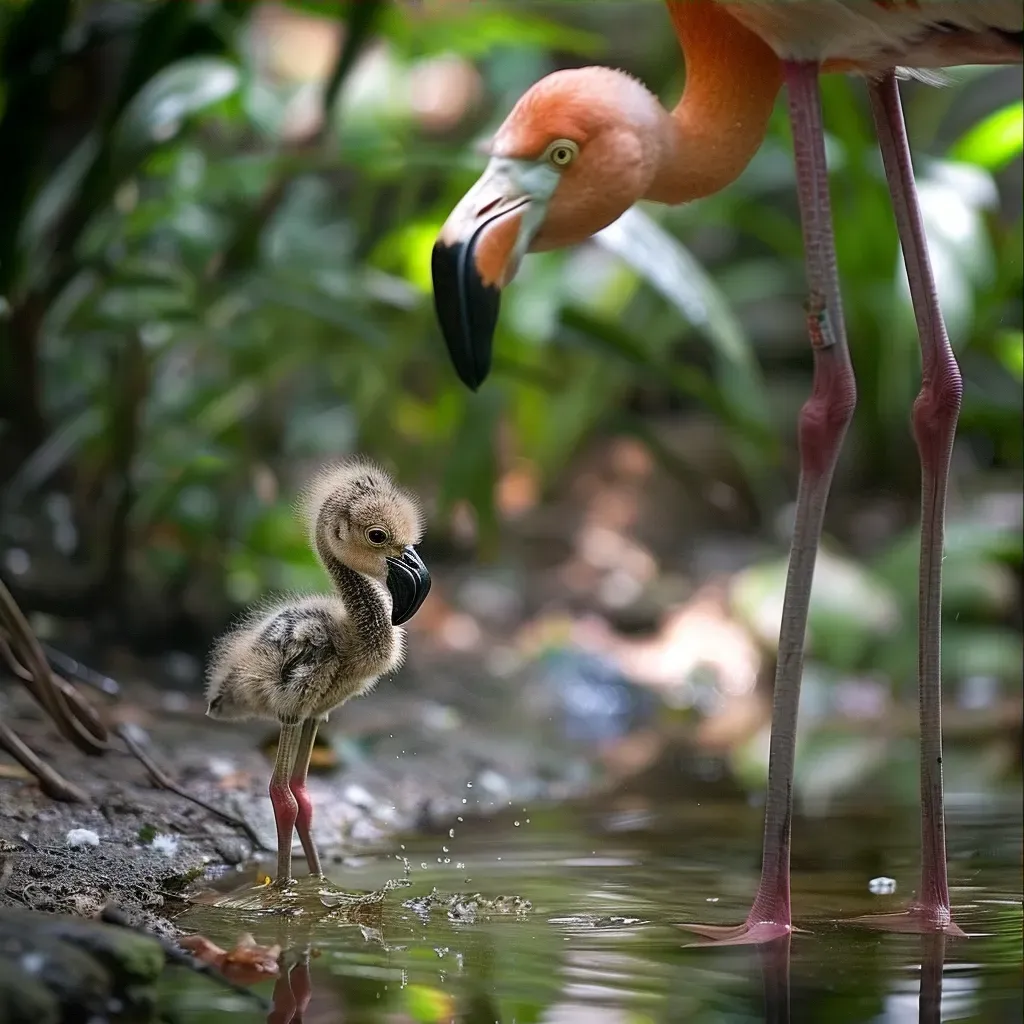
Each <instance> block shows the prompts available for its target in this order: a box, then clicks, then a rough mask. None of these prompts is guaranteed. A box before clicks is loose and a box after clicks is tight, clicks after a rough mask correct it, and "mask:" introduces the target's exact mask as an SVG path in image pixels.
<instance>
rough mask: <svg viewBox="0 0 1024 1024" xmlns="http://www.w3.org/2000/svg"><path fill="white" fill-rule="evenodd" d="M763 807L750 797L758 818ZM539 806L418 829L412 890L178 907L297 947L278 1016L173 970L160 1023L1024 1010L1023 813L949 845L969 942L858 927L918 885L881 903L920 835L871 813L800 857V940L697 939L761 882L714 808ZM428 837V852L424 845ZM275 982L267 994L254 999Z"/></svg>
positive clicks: (218, 936)
mask: <svg viewBox="0 0 1024 1024" xmlns="http://www.w3.org/2000/svg"><path fill="white" fill-rule="evenodd" d="M756 816H757V809H756V808H754V809H752V811H751V814H750V818H751V821H750V828H751V829H755V828H757V826H758V822H757V821H756V820H755V819H756ZM531 817H532V819H533V822H534V825H533V826H531V831H528V832H527V831H524V829H523V828H522V827H521V826H520V827H518V828H517V827H514V826H513V824H512V822H511V821H510V822H509V823H508V824H507V825H502V824H501V823H496V822H493V821H492V822H490V823H481V824H480V825H479V827H478V828H477V829H476V831H475V832H474V831H472V830H471V829H470V828H469V827H468V826H467V827H466V828H465V829H464V830H463V831H461V832H460V834H459V838H458V840H457V841H456V844H457V847H458V848H457V849H453V850H451V854H452V855H453V856H452V857H451V861H450V862H445V857H446V856H447V852H448V851H442V849H441V848H442V845H446V846H449V847H451V846H452V845H453V842H452V840H451V839H450V838H449V837H448V836H447V834H446V833H445V834H443V835H442V836H439V837H437V838H436V839H431V838H430V837H421V838H418V839H416V840H415V841H412V842H409V844H408V845H409V846H410V849H409V850H408V851H407V852H408V854H409V855H410V860H411V861H412V862H413V864H414V865H418V867H416V866H414V867H413V869H412V871H411V872H410V876H409V878H408V879H407V880H406V881H407V882H408V885H407V886H406V887H405V888H403V889H401V890H399V891H390V892H388V893H387V898H386V899H384V900H383V901H381V902H378V903H376V904H373V905H371V906H366V905H359V904H356V905H350V906H343V907H334V906H332V907H327V906H324V905H323V900H321V899H317V900H315V901H298V902H293V904H292V905H290V906H289V907H287V908H284V909H283V910H282V911H281V912H277V913H268V912H266V911H265V910H264V911H263V912H251V911H246V910H240V909H238V907H237V901H236V905H235V906H224V905H221V906H193V907H191V908H190V909H189V910H188V911H187V912H186V913H185V914H184V915H183V917H182V918H181V919H180V921H181V923H182V925H183V926H185V927H187V928H189V929H195V930H197V931H202V932H203V933H204V934H206V935H209V936H210V937H211V938H213V939H214V940H215V941H217V942H219V943H221V944H222V945H223V944H226V943H233V942H235V941H237V937H238V935H239V934H240V933H241V932H245V931H251V932H252V933H253V934H254V936H255V938H256V940H257V941H258V942H260V943H267V944H274V943H279V944H281V945H282V947H283V948H285V949H286V950H287V951H288V952H287V954H286V956H285V958H284V959H283V962H282V972H281V975H280V976H279V977H278V978H277V979H276V983H274V984H273V996H272V998H273V1007H272V1009H271V1010H269V1011H263V1012H260V1013H258V1014H254V1013H253V1011H252V1007H251V1005H250V1006H248V1007H246V1006H243V1005H242V1003H241V1002H240V1001H239V1002H236V1003H229V1002H226V1001H224V999H226V998H227V997H223V998H222V999H221V1001H220V1002H219V1003H218V1004H217V1005H216V1006H214V1005H212V1003H210V997H209V992H208V990H204V991H203V992H202V993H200V992H198V991H197V990H196V987H195V986H196V982H195V981H193V980H188V981H185V980H182V979H180V978H179V980H178V981H177V982H176V983H175V984H176V985H177V986H178V990H177V991H175V992H173V993H168V998H169V1000H170V1002H171V1003H172V1004H173V1007H174V1008H175V1009H177V1011H178V1014H179V1016H178V1017H177V1018H175V1017H174V1014H173V1012H172V1013H170V1014H169V1015H168V1018H169V1019H170V1020H175V1019H177V1020H181V1021H183V1022H184V1021H188V1022H189V1024H214V1022H216V1021H225V1020H230V1021H231V1024H264V1022H274V1024H281V1022H284V1024H300V1021H301V1022H304V1024H328V1022H330V1024H336V1022H337V1024H396V1022H401V1024H411V1022H430V1024H495V1022H499V1024H512V1022H513V1021H516V1022H522V1021H534V1022H536V1024H662V1022H666V1024H668V1022H675V1021H690V1020H695V1021H696V1020H699V1021H702V1022H703V1021H708V1022H711V1021H723V1022H724V1021H738V1020H744V1021H758V1020H764V1021H766V1022H778V1024H782V1022H788V1021H790V1020H793V1021H798V1022H799V1021H808V1020H813V1021H817V1020H833V1019H835V1020H840V1019H841V1020H843V1021H844V1022H846V1024H861V1022H863V1024H868V1022H870V1024H913V1022H914V1021H919V1022H922V1024H923V1022H927V1024H938V1022H939V1021H940V1020H943V1019H946V1020H951V1019H957V1020H979V1021H986V1022H989V1021H995V1020H1003V1019H1005V1020H1008V1021H1009V1020H1020V1019H1022V1016H1024V1014H1022V1011H1024V999H1022V994H1021V990H1020V970H1021V902H1020V892H1019V890H1020V871H1019V865H1020V858H1021V837H1020V823H1019V817H1018V815H1016V814H1014V815H1013V816H1008V817H1007V818H1004V819H1000V820H997V821H993V822H991V823H990V824H989V825H987V826H984V827H978V825H977V823H976V822H975V823H974V825H975V827H974V829H973V831H972V842H973V843H974V845H973V846H972V847H971V848H970V849H968V850H966V851H965V850H964V849H963V848H961V849H960V851H959V852H957V851H956V850H955V849H954V856H953V861H952V864H951V877H954V878H956V879H957V880H958V885H959V888H958V889H957V890H956V893H957V896H956V897H955V903H956V913H957V919H958V920H959V921H961V923H962V924H963V926H964V927H965V929H966V930H967V931H969V932H970V933H971V936H972V937H971V938H969V939H962V940H961V939H949V938H947V937H946V936H943V935H924V936H918V935H909V934H895V935H894V934H888V933H880V932H877V931H875V930H868V929H864V928H863V927H858V926H856V925H852V924H851V923H850V917H851V915H855V914H857V913H863V912H864V911H867V910H871V909H878V910H882V911H886V910H890V909H893V908H894V904H895V905H896V906H898V905H899V901H901V900H903V899H905V898H906V896H907V895H909V894H908V893H907V892H906V891H905V890H901V891H899V892H897V893H894V894H891V895H884V896H881V897H880V896H876V895H874V894H872V892H871V891H870V888H869V885H868V883H869V882H870V880H871V879H872V878H873V877H875V876H876V875H877V874H878V873H879V871H880V870H881V869H885V870H886V871H888V872H890V873H891V874H892V875H893V876H895V877H897V878H899V879H905V878H906V877H907V876H908V874H909V873H910V872H912V871H914V869H915V867H916V863H915V858H916V838H917V837H916V835H915V832H916V829H914V827H913V825H914V820H913V818H912V816H909V815H908V816H907V821H908V822H909V824H908V827H907V829H906V833H907V834H906V836H905V837H901V833H900V832H899V826H898V823H895V824H893V823H890V822H886V823H884V825H882V824H880V825H879V826H878V828H877V829H865V828H864V827H863V824H864V823H863V821H862V820H856V821H854V822H853V824H852V825H851V826H849V827H846V828H844V827H843V825H842V824H841V823H839V822H837V821H836V820H834V819H833V820H830V821H829V822H828V824H827V826H824V827H823V835H822V842H821V845H820V849H822V850H823V851H826V853H827V854H828V855H829V856H832V851H834V850H836V849H837V847H838V848H841V852H842V856H841V857H838V858H836V862H837V866H835V867H827V866H826V865H827V864H828V862H825V864H818V865H817V866H814V867H812V866H810V865H809V863H808V861H807V860H806V859H805V861H804V864H803V870H802V875H801V876H800V884H799V885H798V887H797V891H798V915H797V918H798V921H799V922H800V923H801V925H802V926H803V927H804V928H806V929H807V933H806V934H798V935H794V936H792V937H786V938H784V939H781V940H778V941H776V942H774V943H771V944H768V945H764V946H761V947H753V948H751V947H739V948H737V947H732V948H722V947H715V946H711V947H705V948H693V947H692V946H690V945H689V942H688V936H686V935H685V934H684V933H682V932H680V930H679V929H678V927H677V925H678V923H679V922H680V921H685V920H688V919H692V918H693V917H694V916H695V915H696V914H701V916H707V915H708V913H709V912H711V911H713V913H714V915H715V916H718V917H720V919H723V920H725V921H728V920H730V919H732V917H733V915H735V914H736V913H737V912H738V911H739V910H740V909H741V908H742V907H743V905H744V904H745V902H746V901H747V900H748V899H749V893H750V889H751V888H752V886H753V885H754V884H756V877H757V868H758V865H757V863H756V858H753V857H748V856H747V855H746V851H747V850H748V848H749V844H744V843H742V842H736V843H732V842H726V841H724V840H723V838H722V835H721V832H717V833H716V832H715V831H714V830H712V829H710V828H707V827H705V826H706V825H707V823H708V822H709V821H710V820H711V816H710V814H706V815H705V817H703V818H702V819H701V821H700V827H695V826H691V827H689V829H686V828H683V827H681V826H680V822H679V820H678V819H673V820H671V821H669V822H666V821H661V822H660V823H658V824H657V827H651V828H648V826H644V828H643V829H639V830H636V831H634V832H630V833H628V834H627V833H623V832H622V831H615V832H609V831H607V830H604V829H603V828H601V827H600V826H598V825H595V817H594V816H590V817H586V816H583V817H582V818H581V817H576V818H574V817H572V816H571V812H566V811H559V812H552V814H551V815H550V817H547V818H545V816H544V815H543V814H542V813H540V812H536V811H534V812H532V814H531ZM515 820H522V821H525V818H523V817H522V816H521V815H520V816H517V817H516V819H515ZM732 827H735V822H731V823H730V828H732ZM804 834H805V835H806V836H808V837H809V838H811V840H812V841H813V840H814V838H815V829H814V828H813V826H810V827H805V829H804ZM840 836H841V838H840ZM879 836H883V837H884V843H885V844H886V847H887V848H890V847H892V846H897V847H898V849H897V852H896V854H895V855H892V857H890V855H889V854H886V855H885V856H884V857H882V858H880V857H879V855H878V854H877V853H874V854H871V855H869V854H868V853H866V852H865V850H870V849H872V844H875V843H878V842H879ZM894 836H895V837H896V840H894ZM897 841H898V842H897ZM432 847H433V848H434V851H435V852H440V853H441V856H440V857H437V856H433V857H432V856H431V853H432ZM873 848H874V849H877V848H878V847H877V846H875V847H873ZM680 849H683V850H684V851H685V856H680V853H679V851H680ZM737 851H738V852H737ZM803 856H804V857H805V858H806V857H807V854H806V853H804V854H803ZM456 858H457V859H456ZM395 867H396V861H395V860H393V859H391V860H388V859H384V858H381V859H379V860H374V859H369V858H367V859H363V860H362V861H359V862H354V863H352V864H350V865H349V866H347V867H346V868H345V869H344V870H340V869H339V870H338V871H337V872H336V873H335V878H336V880H337V881H339V882H340V881H342V880H344V882H345V883H346V884H347V885H349V886H356V885H358V886H359V887H360V888H361V889H363V890H373V889H375V888H376V889H377V890H380V889H382V888H383V887H384V883H385V882H386V881H387V879H388V878H390V877H391V876H392V875H393V874H395V871H394V868H395ZM968 881H969V882H970V885H969V887H968V886H967V885H966V884H965V883H966V882H968ZM901 884H905V883H901ZM435 887H436V888H435ZM480 892H483V893H484V895H483V896H481V895H480ZM499 897H500V898H499ZM516 897H522V899H517V898H516ZM968 901H970V902H968ZM219 902H221V903H222V904H223V899H222V898H221V899H220V900H219ZM947 961H948V963H947ZM944 982H945V987H946V992H945V997H943V983H944ZM270 987H271V985H270V984H269V983H268V984H267V987H266V989H265V990H263V991H264V992H265V995H266V996H267V997H270V996H271V992H270V991H269V989H270Z"/></svg>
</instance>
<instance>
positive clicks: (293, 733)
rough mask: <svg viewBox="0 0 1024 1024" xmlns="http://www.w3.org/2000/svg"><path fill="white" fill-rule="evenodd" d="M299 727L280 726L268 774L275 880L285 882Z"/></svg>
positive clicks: (295, 810) (295, 813)
mask: <svg viewBox="0 0 1024 1024" xmlns="http://www.w3.org/2000/svg"><path fill="white" fill-rule="evenodd" d="M300 732H301V726H299V725H282V726H281V736H280V739H278V741H277V760H276V761H275V762H274V771H273V774H272V775H271V776H270V803H271V805H272V806H273V808H274V820H275V821H276V822H277V879H276V881H277V883H278V884H280V885H284V884H286V883H287V882H288V881H289V880H290V879H291V876H292V833H293V832H294V830H295V821H296V818H297V817H298V813H299V805H298V802H297V801H296V799H295V796H294V794H293V793H292V791H291V788H290V786H289V781H288V780H289V777H290V775H291V773H292V765H293V764H294V763H295V753H296V750H297V748H298V744H299V734H300Z"/></svg>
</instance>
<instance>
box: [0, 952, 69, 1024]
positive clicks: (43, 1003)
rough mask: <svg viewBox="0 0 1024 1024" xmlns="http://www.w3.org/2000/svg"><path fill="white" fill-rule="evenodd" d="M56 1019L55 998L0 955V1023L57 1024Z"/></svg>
mask: <svg viewBox="0 0 1024 1024" xmlns="http://www.w3.org/2000/svg"><path fill="white" fill-rule="evenodd" d="M60 1018H61V1011H60V1004H59V1003H58V1002H57V998H56V996H54V995H53V994H52V993H51V992H50V991H49V989H47V987H46V986H45V985H44V984H42V982H40V981H38V980H37V979H35V978H30V977H28V976H27V975H26V973H25V972H24V971H23V970H21V969H20V968H19V967H17V965H15V964H12V963H10V962H9V961H7V960H5V959H4V958H3V957H2V956H0V1020H2V1021H3V1022H4V1024H60Z"/></svg>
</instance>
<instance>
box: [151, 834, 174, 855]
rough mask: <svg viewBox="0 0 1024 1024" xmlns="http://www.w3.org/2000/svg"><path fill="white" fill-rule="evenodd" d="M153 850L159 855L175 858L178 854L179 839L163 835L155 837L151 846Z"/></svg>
mask: <svg viewBox="0 0 1024 1024" xmlns="http://www.w3.org/2000/svg"><path fill="white" fill-rule="evenodd" d="M150 847H151V849H153V850H155V851H156V852H157V853H162V854H164V856H166V857H173V856H174V855H175V854H176V853H177V852H178V837H177V836H168V835H163V834H162V833H161V834H160V835H158V836H154V837H153V842H152V843H151V844H150Z"/></svg>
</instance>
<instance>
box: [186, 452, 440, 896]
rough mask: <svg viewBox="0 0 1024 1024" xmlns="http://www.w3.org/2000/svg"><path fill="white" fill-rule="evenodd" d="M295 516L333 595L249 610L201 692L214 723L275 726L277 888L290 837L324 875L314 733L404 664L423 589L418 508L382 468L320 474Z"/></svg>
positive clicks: (287, 867) (215, 656) (357, 466)
mask: <svg viewBox="0 0 1024 1024" xmlns="http://www.w3.org/2000/svg"><path fill="white" fill-rule="evenodd" d="M300 509H301V513H302V516H303V518H304V519H305V521H306V522H307V524H308V528H309V538H310V543H311V545H312V547H313V550H314V551H315V552H316V555H317V558H318V559H319V560H320V564H321V565H322V566H323V567H324V569H325V570H326V572H327V575H328V576H329V577H330V579H331V583H332V584H333V587H334V593H333V594H323V595H320V594H317V595H313V596H310V597H302V598H297V599H294V600H288V601H284V602H280V603H277V604H275V605H273V606H270V607H267V606H263V607H262V608H261V607H257V608H255V609H253V610H251V611H250V612H249V613H248V614H247V615H246V616H245V618H244V619H243V620H242V621H241V622H240V623H239V625H237V626H236V627H234V628H233V629H231V630H230V631H229V632H228V633H227V634H226V635H225V636H223V637H222V638H221V639H220V640H219V641H218V642H217V644H216V645H215V647H214V649H213V652H212V654H211V657H210V665H209V670H208V672H207V690H206V696H207V700H208V702H209V704H208V707H207V711H206V713H207V715H209V716H210V717H211V718H217V719H228V720H231V719H233V720H240V719H246V718H270V719H275V720H276V721H278V722H280V723H281V738H280V741H279V742H278V747H277V760H276V762H275V764H274V771H273V774H272V776H271V779H270V801H271V804H272V805H273V808H274V818H275V820H276V822H277V883H278V884H282V885H283V884H286V883H287V882H288V881H289V880H290V879H291V865H292V829H293V828H295V829H296V830H297V831H298V833H299V840H300V842H301V843H302V849H303V852H304V853H305V855H306V861H307V864H308V865H309V870H310V874H312V875H317V876H320V875H321V874H322V872H321V867H320V856H319V854H318V853H317V849H316V846H315V844H314V843H313V837H312V835H311V833H310V825H311V822H312V818H313V807H312V804H311V802H310V799H309V794H308V792H307V790H306V776H307V774H308V772H309V761H310V756H311V754H312V752H313V742H314V740H315V738H316V731H317V727H318V726H319V724H320V722H321V721H324V720H326V718H327V715H328V713H329V712H330V711H332V710H333V709H334V708H336V707H338V706H339V705H341V704H344V703H345V701H347V700H348V699H349V698H351V697H357V696H360V695H362V694H364V693H368V692H369V691H370V690H371V689H372V688H373V686H374V684H375V683H376V682H377V680H378V679H379V678H380V677H381V676H382V675H384V673H386V672H390V671H392V670H393V669H395V668H397V667H398V666H399V665H400V664H401V662H402V659H403V657H404V656H405V631H404V630H402V629H399V628H398V627H399V626H400V625H401V624H402V623H403V622H407V621H408V620H409V619H410V618H412V616H413V615H414V614H415V613H416V611H417V610H418V609H419V607H420V605H421V604H423V601H424V599H425V598H426V596H427V593H428V591H429V590H430V573H429V572H428V571H427V567H426V566H425V565H424V564H423V561H422V560H421V559H420V556H419V555H418V554H417V552H416V548H415V545H416V544H418V543H419V541H420V538H421V537H422V535H423V514H422V512H421V510H420V506H419V503H418V502H417V500H416V499H415V498H414V497H413V496H412V495H411V494H408V493H407V492H405V491H402V490H399V489H398V488H397V487H396V486H395V484H394V482H393V481H392V480H391V478H390V477H389V476H388V474H387V473H386V472H384V470H383V469H381V468H380V467H378V466H376V465H374V464H373V463H370V462H368V461H366V460H364V459H353V460H350V461H347V462H343V463H340V464H337V465H333V466H328V467H326V468H325V469H323V470H322V471H321V472H320V473H319V474H318V475H317V476H316V477H315V478H314V480H313V481H312V482H311V484H310V485H309V487H308V488H307V489H306V491H305V493H304V495H303V496H302V499H301V501H300Z"/></svg>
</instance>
